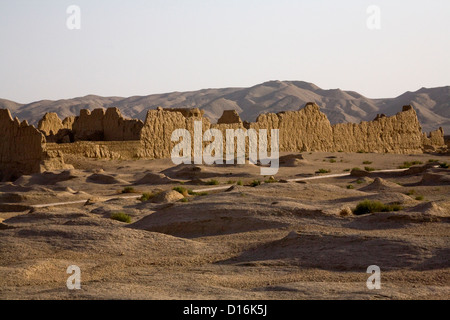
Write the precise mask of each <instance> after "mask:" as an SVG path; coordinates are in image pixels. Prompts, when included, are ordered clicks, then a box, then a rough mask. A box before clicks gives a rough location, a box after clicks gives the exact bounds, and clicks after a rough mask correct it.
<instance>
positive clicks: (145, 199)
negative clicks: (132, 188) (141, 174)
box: [139, 192, 155, 202]
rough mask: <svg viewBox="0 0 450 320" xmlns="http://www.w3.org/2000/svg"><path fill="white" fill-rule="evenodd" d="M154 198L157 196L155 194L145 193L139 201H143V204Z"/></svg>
mask: <svg viewBox="0 0 450 320" xmlns="http://www.w3.org/2000/svg"><path fill="white" fill-rule="evenodd" d="M154 196H155V194H153V193H150V192H144V193H143V194H142V197H140V198H139V200H141V201H142V202H145V201H149V200H150V199H153V197H154Z"/></svg>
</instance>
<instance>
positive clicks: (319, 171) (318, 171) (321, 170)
mask: <svg viewBox="0 0 450 320" xmlns="http://www.w3.org/2000/svg"><path fill="white" fill-rule="evenodd" d="M330 172H331V170H327V169H319V170H317V171H316V173H330Z"/></svg>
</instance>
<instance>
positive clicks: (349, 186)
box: [347, 184, 355, 189]
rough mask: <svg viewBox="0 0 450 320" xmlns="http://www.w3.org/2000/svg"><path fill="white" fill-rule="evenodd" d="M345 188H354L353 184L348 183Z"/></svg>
mask: <svg viewBox="0 0 450 320" xmlns="http://www.w3.org/2000/svg"><path fill="white" fill-rule="evenodd" d="M347 189H355V187H354V186H353V185H351V184H349V185H348V186H347Z"/></svg>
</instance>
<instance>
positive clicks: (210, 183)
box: [206, 179, 220, 186]
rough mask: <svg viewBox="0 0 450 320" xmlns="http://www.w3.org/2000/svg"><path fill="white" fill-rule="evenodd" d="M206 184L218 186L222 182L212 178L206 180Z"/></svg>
mask: <svg viewBox="0 0 450 320" xmlns="http://www.w3.org/2000/svg"><path fill="white" fill-rule="evenodd" d="M206 184H207V185H209V186H217V185H219V184H220V182H219V181H217V180H214V179H211V180H209V181H208V182H206Z"/></svg>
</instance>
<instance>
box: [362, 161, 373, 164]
mask: <svg viewBox="0 0 450 320" xmlns="http://www.w3.org/2000/svg"><path fill="white" fill-rule="evenodd" d="M363 164H372V161H364V162H363Z"/></svg>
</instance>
